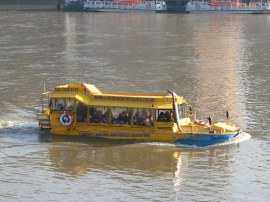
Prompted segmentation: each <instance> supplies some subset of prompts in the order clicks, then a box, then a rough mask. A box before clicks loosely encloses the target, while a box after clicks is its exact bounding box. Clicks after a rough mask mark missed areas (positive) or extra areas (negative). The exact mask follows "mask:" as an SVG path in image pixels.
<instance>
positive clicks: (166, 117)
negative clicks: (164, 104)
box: [156, 109, 174, 122]
mask: <svg viewBox="0 0 270 202" xmlns="http://www.w3.org/2000/svg"><path fill="white" fill-rule="evenodd" d="M156 117H157V121H158V122H171V121H174V116H173V110H169V109H159V110H157V111H156Z"/></svg>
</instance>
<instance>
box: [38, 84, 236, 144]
mask: <svg viewBox="0 0 270 202" xmlns="http://www.w3.org/2000/svg"><path fill="white" fill-rule="evenodd" d="M41 101H42V104H41V105H42V106H41V107H40V108H39V109H40V110H39V112H38V114H37V120H38V123H39V127H40V128H41V129H45V128H48V129H50V133H51V134H56V135H73V136H88V137H92V138H107V139H123V140H135V141H154V142H169V143H180V144H185V145H194V146H208V145H212V144H217V143H221V142H225V141H228V140H230V139H233V138H235V137H236V136H238V135H239V134H240V133H241V131H240V130H239V129H237V128H236V127H235V126H233V125H228V124H226V123H221V122H219V123H215V124H213V123H212V119H211V117H209V122H207V123H206V122H204V121H201V120H196V113H195V111H193V110H192V107H191V106H190V105H189V104H188V103H187V102H186V101H185V100H184V98H183V97H182V96H177V95H176V94H175V93H174V92H171V91H169V90H168V93H167V94H142V93H123V92H104V91H103V90H101V89H99V88H97V87H96V86H94V85H91V84H85V83H80V84H67V85H63V86H57V87H56V88H55V89H54V91H52V92H44V93H42V100H41Z"/></svg>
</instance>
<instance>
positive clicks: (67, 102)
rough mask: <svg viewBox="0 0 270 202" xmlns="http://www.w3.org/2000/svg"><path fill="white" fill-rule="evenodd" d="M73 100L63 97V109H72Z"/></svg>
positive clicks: (73, 105) (73, 106)
mask: <svg viewBox="0 0 270 202" xmlns="http://www.w3.org/2000/svg"><path fill="white" fill-rule="evenodd" d="M74 108H75V101H74V99H65V110H68V111H74Z"/></svg>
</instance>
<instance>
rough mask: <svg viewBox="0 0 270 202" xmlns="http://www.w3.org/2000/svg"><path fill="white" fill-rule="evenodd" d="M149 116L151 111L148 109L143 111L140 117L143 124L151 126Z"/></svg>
mask: <svg viewBox="0 0 270 202" xmlns="http://www.w3.org/2000/svg"><path fill="white" fill-rule="evenodd" d="M149 116H150V114H149V112H147V111H146V110H143V111H142V115H141V117H140V120H141V125H144V126H149V125H150V119H149Z"/></svg>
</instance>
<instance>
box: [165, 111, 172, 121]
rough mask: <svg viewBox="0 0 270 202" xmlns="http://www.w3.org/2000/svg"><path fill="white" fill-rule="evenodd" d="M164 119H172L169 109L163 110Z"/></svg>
mask: <svg viewBox="0 0 270 202" xmlns="http://www.w3.org/2000/svg"><path fill="white" fill-rule="evenodd" d="M165 121H168V122H170V121H172V114H171V112H169V111H166V112H165Z"/></svg>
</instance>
